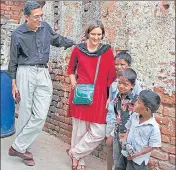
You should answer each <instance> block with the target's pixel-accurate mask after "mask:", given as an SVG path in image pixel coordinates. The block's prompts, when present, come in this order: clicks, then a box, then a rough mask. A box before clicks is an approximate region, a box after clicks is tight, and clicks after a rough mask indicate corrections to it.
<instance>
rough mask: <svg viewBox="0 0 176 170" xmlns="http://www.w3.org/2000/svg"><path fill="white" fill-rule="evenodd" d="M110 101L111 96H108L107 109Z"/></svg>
mask: <svg viewBox="0 0 176 170" xmlns="http://www.w3.org/2000/svg"><path fill="white" fill-rule="evenodd" d="M109 103H110V98H108V100H107V102H106V109H107V108H108V105H109Z"/></svg>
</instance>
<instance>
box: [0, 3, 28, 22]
mask: <svg viewBox="0 0 176 170" xmlns="http://www.w3.org/2000/svg"><path fill="white" fill-rule="evenodd" d="M24 3H25V2H23V1H1V6H0V9H1V17H2V18H3V17H6V18H7V19H13V20H15V21H16V23H20V19H21V17H22V15H23V7H24Z"/></svg>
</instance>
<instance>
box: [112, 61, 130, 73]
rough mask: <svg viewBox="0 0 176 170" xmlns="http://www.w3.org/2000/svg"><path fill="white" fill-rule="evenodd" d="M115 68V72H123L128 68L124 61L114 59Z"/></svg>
mask: <svg viewBox="0 0 176 170" xmlns="http://www.w3.org/2000/svg"><path fill="white" fill-rule="evenodd" d="M115 66H116V71H117V72H119V71H123V70H125V69H127V68H129V65H128V63H127V62H126V61H125V60H124V59H121V58H116V59H115Z"/></svg>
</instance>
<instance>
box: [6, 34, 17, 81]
mask: <svg viewBox="0 0 176 170" xmlns="http://www.w3.org/2000/svg"><path fill="white" fill-rule="evenodd" d="M18 51H19V45H18V44H17V38H16V36H15V33H12V36H11V44H10V61H9V64H8V72H7V73H8V75H9V76H10V77H11V79H16V72H17V67H18Z"/></svg>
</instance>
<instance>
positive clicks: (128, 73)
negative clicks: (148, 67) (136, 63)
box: [118, 68, 137, 84]
mask: <svg viewBox="0 0 176 170" xmlns="http://www.w3.org/2000/svg"><path fill="white" fill-rule="evenodd" d="M118 76H119V77H120V76H122V77H125V78H127V79H128V81H129V82H130V83H131V84H135V82H136V79H137V74H136V72H135V71H134V70H133V69H132V68H127V69H125V70H123V71H120V72H119V74H118Z"/></svg>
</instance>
